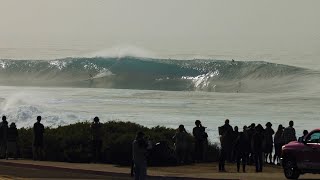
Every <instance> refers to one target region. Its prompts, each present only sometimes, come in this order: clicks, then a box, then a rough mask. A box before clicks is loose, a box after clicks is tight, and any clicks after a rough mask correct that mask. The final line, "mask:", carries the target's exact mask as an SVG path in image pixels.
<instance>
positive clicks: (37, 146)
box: [33, 116, 44, 160]
mask: <svg viewBox="0 0 320 180" xmlns="http://www.w3.org/2000/svg"><path fill="white" fill-rule="evenodd" d="M41 119H42V118H41V116H38V117H37V122H36V123H34V125H33V160H43V153H44V152H43V133H44V126H43V124H41V123H40V122H41Z"/></svg>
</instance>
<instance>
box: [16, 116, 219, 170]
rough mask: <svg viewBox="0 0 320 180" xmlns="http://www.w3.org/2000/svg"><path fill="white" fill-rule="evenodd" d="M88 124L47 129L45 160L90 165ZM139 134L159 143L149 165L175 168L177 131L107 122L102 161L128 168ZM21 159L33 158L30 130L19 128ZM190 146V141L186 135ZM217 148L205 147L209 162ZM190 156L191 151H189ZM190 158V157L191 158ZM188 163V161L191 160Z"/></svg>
mask: <svg viewBox="0 0 320 180" xmlns="http://www.w3.org/2000/svg"><path fill="white" fill-rule="evenodd" d="M90 125H91V123H89V122H81V123H75V124H71V125H67V126H59V127H57V128H46V129H45V134H44V143H45V144H44V151H45V160H50V161H66V162H90V161H91V159H92V156H93V155H92V153H91V147H92V145H91V134H90ZM138 131H143V132H145V134H146V135H147V137H148V138H149V139H150V140H151V141H152V142H153V143H154V144H156V143H158V142H160V143H158V144H157V145H156V146H155V148H153V150H151V151H150V153H149V158H148V160H149V164H150V165H175V164H176V160H175V155H174V150H173V147H174V142H173V141H172V137H173V136H174V134H175V132H176V130H175V129H171V128H166V127H160V126H156V127H153V128H146V127H144V126H141V125H139V124H136V123H132V122H115V121H110V122H106V123H103V124H102V132H103V134H102V139H103V144H102V155H101V161H102V162H107V163H113V164H120V165H130V164H131V159H132V141H133V140H134V138H135V135H136V133H137V132H138ZM19 137H20V138H19V145H20V156H21V157H22V158H26V159H30V158H32V140H33V130H32V128H21V129H19ZM188 139H189V141H190V142H191V144H190V148H189V149H193V147H192V141H193V138H192V136H191V135H190V134H189V136H188ZM218 152H219V148H218V146H217V145H215V144H213V145H210V144H209V146H208V149H207V157H208V160H210V161H216V160H217V159H218ZM189 153H190V154H192V153H193V152H192V150H191V151H190V152H189ZM190 159H191V157H190ZM190 161H191V160H190Z"/></svg>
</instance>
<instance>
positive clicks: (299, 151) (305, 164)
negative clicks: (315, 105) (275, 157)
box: [281, 128, 320, 179]
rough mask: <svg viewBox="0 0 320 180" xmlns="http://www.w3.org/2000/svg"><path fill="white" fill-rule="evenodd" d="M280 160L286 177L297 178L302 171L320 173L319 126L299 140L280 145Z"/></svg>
mask: <svg viewBox="0 0 320 180" xmlns="http://www.w3.org/2000/svg"><path fill="white" fill-rule="evenodd" d="M281 160H282V167H283V170H284V175H285V176H286V178H288V179H297V178H299V176H300V174H304V173H315V174H320V128H319V129H315V130H313V131H311V132H310V133H309V134H308V135H307V136H305V138H302V139H301V140H300V141H292V142H290V143H289V144H286V145H284V146H282V154H281Z"/></svg>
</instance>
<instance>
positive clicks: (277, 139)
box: [273, 124, 284, 165]
mask: <svg viewBox="0 0 320 180" xmlns="http://www.w3.org/2000/svg"><path fill="white" fill-rule="evenodd" d="M282 133H283V126H282V124H280V125H279V126H278V130H277V132H276V134H275V135H274V156H273V163H274V164H276V160H277V164H278V165H280V156H281V148H282V146H283V145H284V143H283V140H282Z"/></svg>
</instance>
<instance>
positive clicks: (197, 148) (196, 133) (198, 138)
mask: <svg viewBox="0 0 320 180" xmlns="http://www.w3.org/2000/svg"><path fill="white" fill-rule="evenodd" d="M195 125H196V127H194V128H193V130H192V134H193V137H194V141H195V145H194V153H195V161H196V162H201V161H203V157H204V150H205V142H206V139H207V138H208V134H207V133H206V132H205V127H203V126H202V124H201V121H200V120H196V121H195Z"/></svg>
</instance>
